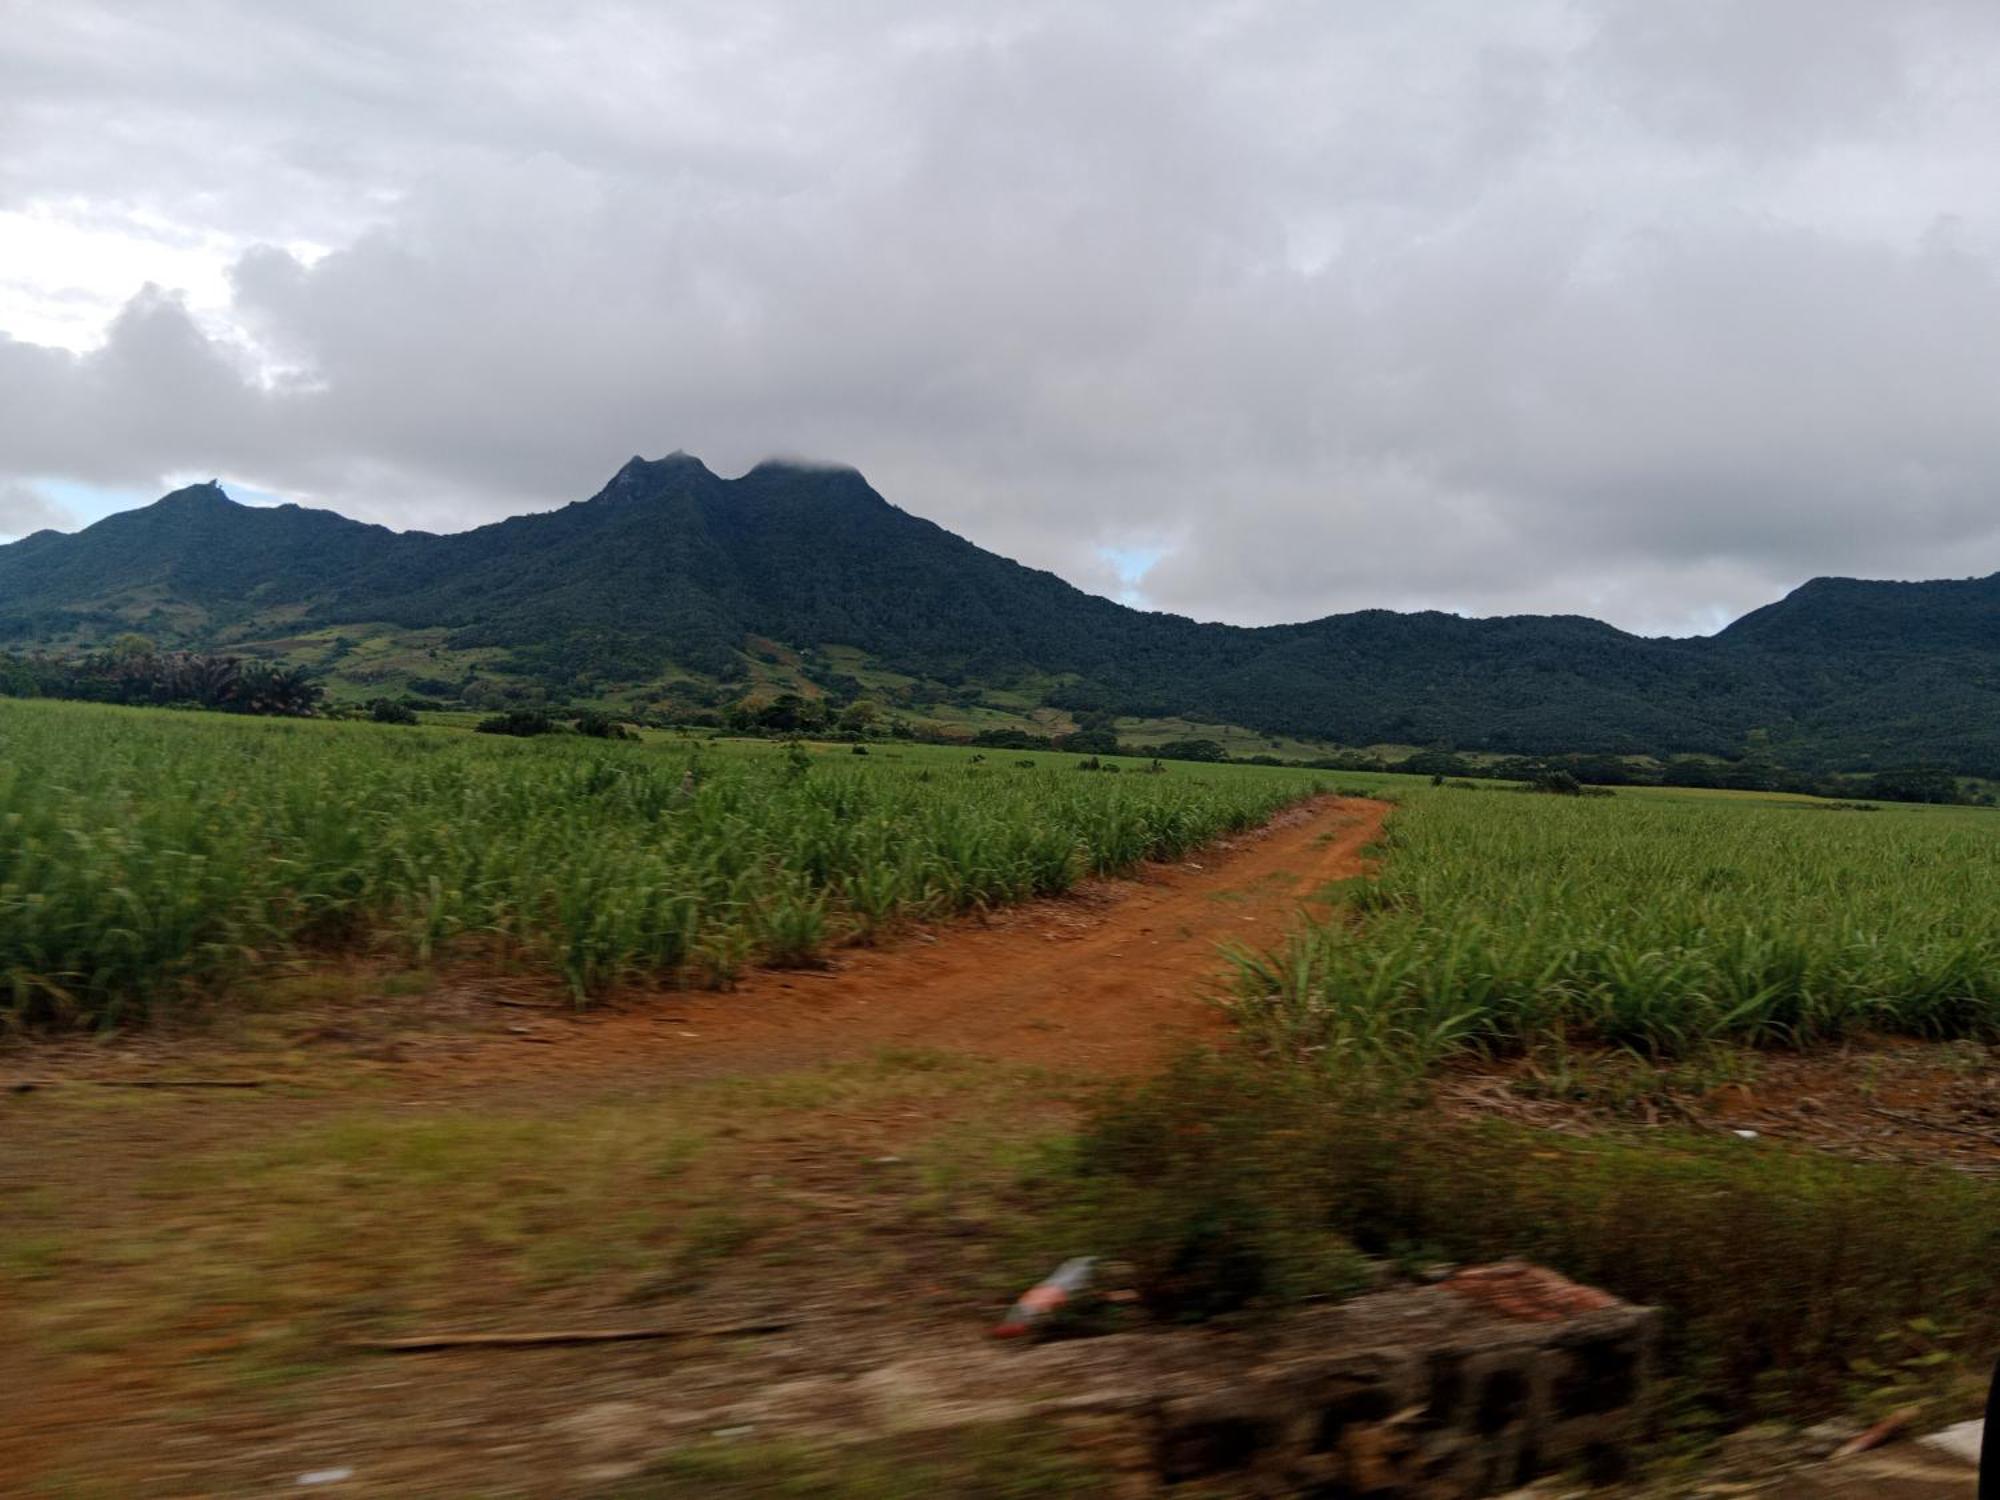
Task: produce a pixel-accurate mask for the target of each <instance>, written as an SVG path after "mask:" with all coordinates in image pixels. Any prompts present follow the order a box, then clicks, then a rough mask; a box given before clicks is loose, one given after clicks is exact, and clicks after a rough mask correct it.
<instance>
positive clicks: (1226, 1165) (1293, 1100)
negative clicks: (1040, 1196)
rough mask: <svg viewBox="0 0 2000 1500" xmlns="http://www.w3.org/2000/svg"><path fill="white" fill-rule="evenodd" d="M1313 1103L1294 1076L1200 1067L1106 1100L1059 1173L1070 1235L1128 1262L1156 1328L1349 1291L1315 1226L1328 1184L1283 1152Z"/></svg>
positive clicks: (1170, 1072) (1348, 1264) (1345, 1275)
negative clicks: (1065, 1179) (1064, 1181)
mask: <svg viewBox="0 0 2000 1500" xmlns="http://www.w3.org/2000/svg"><path fill="white" fill-rule="evenodd" d="M1320 1097H1321V1096H1320V1093H1319V1091H1318V1090H1317V1089H1316V1088H1315V1087H1313V1085H1312V1083H1311V1080H1309V1079H1308V1078H1307V1077H1306V1075H1305V1074H1304V1073H1302V1072H1297V1071H1293V1072H1285V1071H1280V1070H1274V1069H1269V1068H1260V1067H1257V1066H1254V1065H1252V1064H1249V1063H1247V1062H1243V1061H1241V1060H1236V1059H1229V1058H1221V1057H1211V1056H1207V1055H1204V1054H1189V1055H1185V1056H1183V1057H1181V1058H1179V1059H1178V1060H1176V1062H1175V1063H1174V1064H1173V1065H1172V1066H1171V1067H1169V1068H1168V1069H1167V1071H1166V1072H1164V1073H1163V1074H1161V1075H1160V1076H1159V1077H1157V1078H1153V1079H1149V1080H1147V1081H1145V1082H1143V1083H1138V1084H1134V1085H1129V1086H1127V1087H1126V1088H1124V1089H1122V1090H1120V1091H1117V1092H1115V1093H1114V1094H1112V1095H1110V1096H1109V1097H1108V1098H1107V1100H1106V1102H1105V1103H1104V1104H1103V1105H1101V1106H1100V1107H1099V1108H1098V1110H1097V1111H1096V1112H1095V1114H1094V1116H1093V1118H1092V1120H1091V1123H1090V1126H1089V1128H1088V1129H1087V1130H1085V1131H1084V1133H1083V1134H1082V1135H1081V1136H1080V1137H1079V1139H1078V1141H1077V1144H1076V1146H1075V1148H1074V1151H1073V1154H1072V1156H1071V1159H1070V1160H1069V1162H1068V1163H1067V1168H1068V1175H1069V1184H1068V1188H1069V1191H1070V1192H1071V1193H1072V1194H1073V1198H1072V1201H1071V1203H1070V1211H1071V1212H1072V1213H1073V1214H1074V1216H1075V1217H1076V1218H1077V1219H1078V1220H1079V1221H1081V1225H1084V1226H1087V1229H1084V1228H1081V1227H1080V1228H1079V1230H1078V1232H1079V1233H1087V1234H1088V1235H1089V1236H1090V1239H1091V1242H1092V1243H1097V1244H1102V1245H1106V1246H1108V1247H1111V1248H1112V1249H1113V1250H1115V1252H1116V1254H1117V1255H1118V1257H1119V1258H1120V1259H1122V1260H1125V1261H1128V1262H1130V1263H1131V1265H1132V1267H1133V1270H1134V1277H1135V1286H1136V1289H1137V1290H1138V1291H1139V1293H1140V1295H1141V1297H1142V1299H1143V1300H1144V1301H1145V1303H1146V1305H1147V1306H1148V1307H1149V1308H1150V1309H1151V1310H1152V1311H1153V1312H1154V1313H1156V1314H1157V1315H1159V1316H1163V1317H1167V1318H1173V1319H1183V1320H1192V1319H1201V1318H1207V1317H1212V1316H1215V1315H1217V1314H1220V1313H1227V1312H1233V1311H1235V1310H1237V1309H1239V1308H1243V1307H1248V1306H1252V1305H1255V1304H1264V1305H1270V1304H1273V1303H1281V1302H1288V1301H1294V1300H1297V1299H1299V1298H1302V1297H1307V1296H1318V1295H1326V1294H1329V1293H1333V1292H1345V1291H1353V1290H1356V1289H1358V1288H1359V1286H1360V1285H1361V1283H1362V1280H1363V1275H1362V1271H1361V1268H1360V1266H1359V1264H1358V1261H1357V1257H1356V1255H1355V1253H1354V1251H1353V1249H1352V1246H1351V1245H1350V1243H1349V1242H1348V1241H1347V1239H1346V1238H1345V1237H1343V1236H1341V1235H1339V1234H1337V1233H1336V1232H1334V1231H1333V1230H1332V1229H1331V1228H1330V1227H1329V1226H1330V1225H1331V1224H1332V1223H1333V1221H1334V1218H1335V1217H1336V1214H1335V1209H1336V1205H1335V1203H1334V1201H1333V1199H1332V1197H1331V1188H1332V1186H1333V1180H1332V1179H1331V1178H1329V1177H1327V1176H1326V1175H1325V1174H1324V1172H1323V1170H1322V1167H1323V1163H1321V1162H1320V1161H1317V1160H1315V1159H1314V1158H1313V1157H1312V1156H1310V1155H1308V1154H1304V1153H1294V1152H1292V1151H1291V1150H1289V1149H1288V1146H1287V1143H1288V1142H1290V1141H1292V1140H1294V1139H1296V1138H1297V1136H1298V1133H1299V1131H1300V1128H1301V1127H1302V1126H1304V1125H1307V1124H1313V1125H1315V1126H1316V1125H1317V1124H1318V1115H1317V1114H1316V1112H1315V1106H1316V1105H1317V1104H1318V1103H1319V1101H1320Z"/></svg>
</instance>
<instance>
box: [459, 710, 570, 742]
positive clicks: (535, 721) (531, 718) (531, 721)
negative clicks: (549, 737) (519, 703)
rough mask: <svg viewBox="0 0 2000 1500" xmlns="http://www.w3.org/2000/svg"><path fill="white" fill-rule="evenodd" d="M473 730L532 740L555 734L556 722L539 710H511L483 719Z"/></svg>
mask: <svg viewBox="0 0 2000 1500" xmlns="http://www.w3.org/2000/svg"><path fill="white" fill-rule="evenodd" d="M473 728H474V729H475V730H476V731H477V732H478V733H480V734H507V735H512V736H513V737H514V738H516V739H530V738H532V737H533V736H535V735H538V734H553V733H554V732H555V728H556V721H555V720H554V719H551V718H550V717H549V716H548V715H547V714H545V713H542V712H540V711H539V710H537V709H532V708H510V709H508V710H507V712H506V713H504V714H495V715H493V717H492V718H490V719H481V720H480V721H479V722H478V723H477V724H475V725H473Z"/></svg>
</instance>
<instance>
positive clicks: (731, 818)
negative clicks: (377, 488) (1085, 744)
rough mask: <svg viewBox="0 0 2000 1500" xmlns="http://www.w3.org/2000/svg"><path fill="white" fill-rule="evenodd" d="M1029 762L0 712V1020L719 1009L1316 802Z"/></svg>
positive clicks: (1246, 773)
mask: <svg viewBox="0 0 2000 1500" xmlns="http://www.w3.org/2000/svg"><path fill="white" fill-rule="evenodd" d="M1023 760H1030V761H1031V760H1033V758H1032V757H1025V758H1024V757H1014V756H998V755H996V757H995V761H994V762H987V761H985V760H984V758H981V759H979V760H974V759H972V758H970V757H966V756H962V755H952V754H948V753H946V754H940V753H925V752H921V751H902V750H897V749H893V748H888V747H883V748H878V750H877V751H876V752H875V753H874V754H873V755H871V756H868V757H859V756H854V755H852V754H850V753H848V751H847V747H844V746H842V747H832V748H830V749H826V750H821V751H817V752H815V751H809V750H806V749H804V748H802V747H800V748H790V747H781V746H777V745H771V744H762V743H757V744H747V745H712V744H708V743H706V742H687V743H683V742H678V741H673V740H662V739H655V740H651V741H648V742H646V743H641V744H619V743H610V744H599V743H593V742H587V741H582V740H578V739H576V738H574V737H569V738H565V739H562V740H560V741H548V742H543V741H510V740H505V739H495V738H492V737H485V736H473V735H467V734H461V733H456V732H453V731H449V730H428V729H390V728H383V727H378V726H374V725H359V724H356V725H346V724H322V723H312V722H254V723H253V722H245V721H234V720H229V719H224V718H221V717H218V716H202V715H190V714H176V713H154V712H142V711H131V710H120V709H110V708H99V707H93V706H86V705H72V704H50V703H41V702H19V703H16V702H5V703H0V767H4V769H0V829H4V834H5V836H4V840H0V995H3V996H4V1001H0V1003H4V1004H5V1005H7V1007H8V1008H9V1011H10V1013H11V1015H12V1017H13V1019H14V1020H15V1021H17V1022H37V1021H47V1020H67V1021H86V1022H97V1021H108V1020H114V1019H118V1018H121V1017H129V1016H132V1015H134V1014H136V1013H139V1012H142V1011H145V1010H147V1009H149V1008H151V1007H155V1006H160V1005H167V1004H170V1003H172V1001H173V999H174V998H175V997H176V996H177V995H181V994H186V993H190V992H195V991H212V990H215V989H218V988H221V987H226V986H227V985H228V984H230V983H232V982H234V981H237V980H239V979H241V978H242V977H243V976H245V975H246V974H249V973H252V972H255V970H256V969H257V967H258V965H259V964H260V963H262V962H267V961H269V960H272V959H275V958H280V957H286V956H297V955H300V954H304V953H308V952H318V953H326V952H329V951H337V950H342V949H346V950H353V949H374V950H381V951H388V952H391V953H398V954H403V955H407V956H408V957H410V958H412V959H415V960H422V961H429V960H430V959H432V958H433V957H435V956H438V955H440V954H442V953H444V952H447V951H460V952H463V951H475V950H476V951H483V952H485V953H488V954H490V955H493V956H496V957H498V958H500V959H503V960H505V961H507V962H509V963H512V964H517V965H525V966H528V967H531V968H537V969H540V970H542V971H546V972H553V973H555V974H559V975H560V976H561V978H562V979H563V981H564V983H565V984H566V985H567V986H568V987H569V989H570V991H571V992H572V994H573V995H574V996H576V997H578V998H587V997H589V996H592V995H595V994H598V993H601V992H602V991H603V990H604V989H605V988H607V987H608V986H611V985H613V984H615V983H618V982H619V981H621V980H626V979H631V978H635V977H639V976H645V977H650V978H655V979H661V980H666V981H670V982H676V983H693V984H704V985H720V984H727V983H729V982H730V981H731V980H732V979H733V978H734V977H735V975H736V974H737V973H739V972H740V971H741V970H742V969H743V967H744V966H745V965H748V964H753V963H777V964H802V963H811V962H814V961H816V960H817V959H819V958H820V957H821V955H822V954H823V953H824V952H825V951H826V950H827V949H829V948H830V947H833V946H836V945H838V944H840V943H843V942H848V941H853V940H856V939H866V938H869V937H871V936H873V935H874V934H876V933H877V932H878V931H879V930H880V929H881V928H883V927H884V926H885V925H889V924H893V923H895V922H897V921H899V920H902V919H905V918H908V917H912V916H925V917H929V916H937V915H943V914H949V913H952V912H960V911H967V910H973V909H980V908H986V907H991V906H994V905H998V904H1001V903H1005V902H1008V901H1013V900H1018V899H1021V898H1024V897H1029V896H1038V895H1050V894H1054V893H1057V892H1060V891H1064V890H1067V889H1068V888H1069V887H1070V886H1072V885H1073V884H1074V883H1075V882H1076V881H1078V880H1079V879H1081V878H1083V877H1085V876H1088V875H1094V874H1102V873H1105V872H1109V871H1116V870H1122V869H1125V868H1128V867H1130V866H1132V865H1134V864H1136V863H1138V862H1139V861H1141V860H1144V859H1149V858H1172V857H1175V856H1177V855H1179V854H1181V853H1183V852H1185V851H1186V850H1188V849H1191V848H1193V847H1195V846H1196V845H1198V844H1201V843H1203V842H1205V841H1206V840H1209V839H1211V838H1214V837H1215V836H1217V835H1219V834H1223V833H1227V832H1230V831H1232V830H1236V829H1241V828H1245V827H1248V826H1251V825H1253V824H1256V823H1259V822H1262V821H1263V820H1264V819H1265V818H1267V817H1268V816H1269V815H1270V814H1271V813H1272V812H1273V811H1274V810H1275V809H1277V808H1278V807H1280V806H1282V805H1283V804H1285V803H1286V802H1288V801H1292V800H1295V799H1297V798H1298V797H1300V796H1302V795H1305V794H1306V793H1308V792H1310V791H1311V790H1312V788H1313V786H1314V784H1315V779H1314V778H1313V777H1311V776H1310V775H1306V774H1303V773H1294V772H1282V771H1273V770H1269V769H1265V768H1231V767H1221V768H1212V769H1205V770H1195V769H1193V768H1186V767H1176V768H1174V770H1173V771H1172V772H1170V773H1168V774H1164V775H1157V776H1154V775H1145V774H1133V773H1132V770H1128V771H1127V772H1126V773H1125V774H1119V775H1111V774H1105V773H1102V772H1099V773H1095V774H1078V773H1077V772H1075V771H1074V770H1073V769H1071V768H1072V767H1073V766H1074V764H1075V761H1074V759H1073V758H1071V757H1055V756H1044V757H1042V758H1041V759H1040V760H1039V761H1038V762H1034V763H1033V764H1023V763H1021V762H1022V761H1023ZM1133 769H1134V770H1136V768H1133Z"/></svg>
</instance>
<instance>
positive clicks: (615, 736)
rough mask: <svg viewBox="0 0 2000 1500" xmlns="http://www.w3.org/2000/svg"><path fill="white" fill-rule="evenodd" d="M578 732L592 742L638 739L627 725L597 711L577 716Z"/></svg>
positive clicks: (593, 710) (589, 711)
mask: <svg viewBox="0 0 2000 1500" xmlns="http://www.w3.org/2000/svg"><path fill="white" fill-rule="evenodd" d="M576 732H577V733H578V734H580V735H582V736H583V737H584V738H585V739H592V740H632V739H637V738H638V736H637V735H635V734H634V733H633V732H632V731H631V730H630V729H629V728H627V727H626V726H625V724H624V723H623V722H622V721H620V720H618V719H614V718H612V717H611V715H609V714H603V713H598V712H597V711H596V710H595V709H591V710H588V711H586V712H584V713H580V714H578V715H577V716H576Z"/></svg>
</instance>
